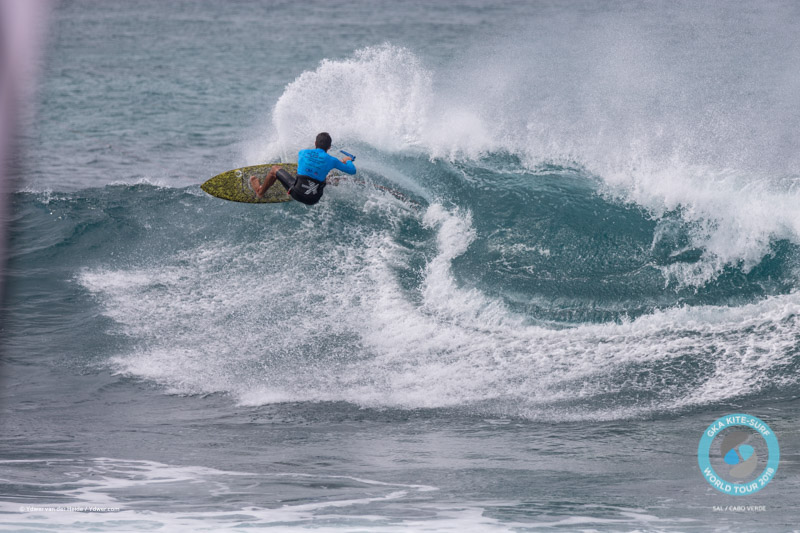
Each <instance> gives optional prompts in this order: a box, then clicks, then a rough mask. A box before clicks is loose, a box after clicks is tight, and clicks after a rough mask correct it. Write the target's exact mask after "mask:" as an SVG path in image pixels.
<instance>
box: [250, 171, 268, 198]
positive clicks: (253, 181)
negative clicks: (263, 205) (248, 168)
mask: <svg viewBox="0 0 800 533" xmlns="http://www.w3.org/2000/svg"><path fill="white" fill-rule="evenodd" d="M250 188H251V189H253V192H254V193H255V195H256V198H264V192H266V191H264V192H261V193H259V192H258V191H259V190H260V189H261V182H260V181H258V176H250Z"/></svg>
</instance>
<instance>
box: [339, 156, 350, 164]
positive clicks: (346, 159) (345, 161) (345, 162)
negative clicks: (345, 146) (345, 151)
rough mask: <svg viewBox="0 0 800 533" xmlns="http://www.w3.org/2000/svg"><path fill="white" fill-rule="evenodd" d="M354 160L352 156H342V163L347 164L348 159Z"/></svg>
mask: <svg viewBox="0 0 800 533" xmlns="http://www.w3.org/2000/svg"><path fill="white" fill-rule="evenodd" d="M352 160H353V158H352V157H343V158H342V163H344V164H347V162H348V161H352Z"/></svg>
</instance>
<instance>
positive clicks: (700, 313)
mask: <svg viewBox="0 0 800 533" xmlns="http://www.w3.org/2000/svg"><path fill="white" fill-rule="evenodd" d="M375 198H376V200H375V201H377V200H379V199H380V195H377V194H376V197H375ZM387 205H388V204H387ZM375 214H376V216H377V215H378V214H381V215H382V216H384V217H386V218H387V219H390V220H391V221H390V220H386V221H384V222H383V223H378V224H376V225H375V226H374V227H373V228H372V229H371V230H370V232H361V233H355V234H353V233H352V232H350V231H348V230H347V228H343V229H342V231H343V233H342V234H343V235H344V234H348V235H351V236H352V239H350V240H348V241H346V242H345V243H336V242H332V241H331V240H320V238H319V237H318V236H317V237H315V235H317V233H318V229H317V228H318V225H319V224H324V223H325V222H324V221H323V220H319V219H318V220H314V221H308V224H309V226H308V227H307V228H306V227H303V225H302V224H299V223H298V225H297V228H298V229H297V231H298V235H297V236H296V237H297V238H296V239H295V244H296V245H295V246H293V247H291V248H288V249H287V248H285V247H281V248H280V249H273V246H272V245H271V244H270V243H269V242H266V243H259V244H258V245H251V244H241V245H230V244H221V243H206V244H204V245H203V246H200V247H198V248H197V249H195V250H189V251H186V252H183V253H180V254H177V255H176V256H175V257H174V258H173V259H172V260H167V262H166V264H162V265H159V266H158V267H155V268H141V269H131V270H87V271H85V272H83V273H82V275H81V276H80V278H79V281H80V283H81V284H82V285H83V286H84V287H86V288H87V289H89V290H90V291H91V292H92V293H94V294H95V295H97V297H98V298H99V300H100V301H101V303H102V305H103V308H104V313H105V314H106V315H107V316H109V317H110V318H112V319H114V320H115V321H116V322H117V323H118V324H119V326H120V328H121V330H122V331H123V332H124V333H127V334H129V335H132V336H134V337H135V338H136V339H137V343H136V346H137V348H136V349H134V350H132V351H131V352H130V353H123V354H120V355H118V356H116V357H114V358H113V360H112V364H113V365H114V366H115V367H116V368H117V369H118V370H119V371H120V372H123V373H126V374H129V375H133V376H138V377H141V378H145V379H149V380H153V381H155V382H157V383H161V384H163V385H165V386H166V387H167V390H169V391H171V392H180V393H206V392H225V393H228V394H230V395H231V396H232V397H233V398H235V399H236V400H237V401H238V402H240V403H242V404H246V405H259V404H264V403H274V402H282V401H347V402H352V403H354V404H356V405H360V406H368V407H399V408H420V407H430V408H435V407H447V406H460V407H464V408H475V409H480V410H484V411H487V410H488V411H490V412H494V413H501V414H502V413H506V414H511V415H514V416H525V417H531V418H555V419H564V418H569V419H586V418H593V419H597V418H610V419H613V418H620V417H629V416H635V415H639V414H643V413H651V412H653V411H659V410H673V409H680V408H685V407H687V406H692V405H705V404H708V403H713V402H719V401H726V400H730V399H733V398H737V397H740V396H741V395H744V394H752V393H756V392H758V391H759V390H761V389H762V388H763V387H768V386H771V385H772V384H774V383H775V379H776V378H778V377H779V376H780V379H781V380H783V382H782V384H783V385H787V384H792V383H794V381H795V380H796V376H781V368H783V367H784V366H785V365H786V364H788V363H789V362H790V361H791V357H792V355H791V354H792V350H793V349H794V348H793V346H794V343H795V338H796V331H797V323H796V322H797V316H798V314H800V294H798V293H792V294H789V295H784V296H775V297H770V298H767V299H764V300H762V301H759V302H755V303H751V304H749V305H744V306H740V307H714V306H697V307H678V308H674V309H667V310H664V311H658V312H656V313H654V314H652V315H648V316H643V317H640V318H638V319H636V320H631V321H627V322H624V323H622V324H615V323H608V324H587V325H580V326H576V327H572V328H560V329H552V328H547V327H542V326H538V325H535V324H531V323H530V321H529V320H528V319H527V318H526V317H523V316H519V315H516V314H514V313H513V312H511V311H510V310H509V309H507V308H506V306H505V305H504V304H503V303H502V301H500V300H498V299H495V298H490V297H488V296H486V295H484V294H482V293H480V292H479V291H477V290H476V289H474V288H470V287H462V286H460V284H459V283H458V282H457V281H456V279H455V278H454V276H453V273H452V270H451V264H452V261H453V260H454V259H455V258H456V257H458V256H459V255H461V254H463V253H465V252H468V249H469V246H470V244H471V242H472V240H473V239H474V236H475V230H474V229H473V227H472V221H471V215H470V213H469V212H466V211H463V210H458V209H451V210H448V209H445V208H444V207H442V206H441V205H438V204H434V205H432V206H431V207H430V208H428V210H427V211H426V212H425V213H424V215H423V219H422V223H423V224H424V225H426V226H427V227H428V228H429V229H430V230H431V231H434V232H435V238H436V247H437V251H436V253H435V254H434V255H433V256H431V258H430V259H429V261H428V263H427V266H426V268H425V269H424V271H423V272H422V273H421V275H422V279H421V281H420V283H419V285H418V286H417V287H416V288H411V289H409V288H403V286H402V284H401V283H400V281H399V280H398V279H397V275H398V274H397V268H398V267H403V266H404V265H407V264H408V261H409V258H410V256H411V250H409V249H407V248H405V247H404V246H402V245H400V244H398V243H397V242H396V241H395V240H394V238H393V231H394V229H393V227H394V222H392V221H393V220H395V218H396V217H404V216H412V215H410V214H409V213H407V212H405V211H403V210H396V211H391V210H388V209H384V210H381V209H378V210H375ZM312 216H319V217H329V216H333V214H332V213H330V212H327V211H325V210H324V209H322V210H319V211H315V212H314V215H312ZM315 225H316V227H315ZM381 226H383V227H384V228H385V229H379V228H380V227H381ZM304 239H307V240H308V245H307V246H302V245H300V244H299V243H302V242H303V241H304ZM298 264H304V265H306V267H305V268H303V269H299V270H298V269H297V268H296V265H298ZM312 272H317V273H319V276H314V275H312V274H311V273H312ZM197 280H203V283H197ZM634 367H635V368H638V370H631V369H632V368H634ZM665 368H666V370H665ZM656 369H658V370H656ZM631 372H632V373H631ZM665 372H666V374H665ZM684 372H685V373H686V374H684ZM619 395H628V396H627V399H625V398H623V399H620V398H617V396H619ZM609 397H613V398H615V399H614V400H613V401H608V398H609Z"/></svg>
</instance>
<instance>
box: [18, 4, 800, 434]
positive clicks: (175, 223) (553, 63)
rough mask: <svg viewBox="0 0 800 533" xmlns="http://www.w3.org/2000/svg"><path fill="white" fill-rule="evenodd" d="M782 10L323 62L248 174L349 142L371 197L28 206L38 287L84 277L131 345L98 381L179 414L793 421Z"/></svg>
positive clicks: (539, 32)
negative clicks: (744, 406)
mask: <svg viewBox="0 0 800 533" xmlns="http://www.w3.org/2000/svg"><path fill="white" fill-rule="evenodd" d="M773 7H774V9H772V10H770V12H769V13H766V12H754V13H750V15H749V17H745V18H742V17H738V16H737V13H738V12H737V10H735V9H733V8H732V7H726V6H722V7H719V6H708V7H697V6H695V7H693V8H692V10H691V11H693V13H692V16H690V15H689V14H688V11H690V10H687V9H685V6H684V8H680V9H679V8H676V9H674V10H672V8H668V7H664V8H659V9H655V8H651V9H650V11H646V12H645V11H642V12H640V11H639V10H640V9H643V8H638V7H635V6H629V7H621V8H619V9H618V10H617V11H615V10H611V11H609V12H608V13H607V15H604V14H603V13H594V14H592V16H590V17H585V18H584V17H577V16H575V17H572V16H567V15H565V14H563V12H557V11H554V12H553V13H552V14H547V13H545V15H542V16H541V17H540V18H539V19H537V21H538V22H537V23H535V24H532V25H528V26H525V27H519V28H516V30H515V31H514V32H511V33H512V35H513V39H511V38H505V37H502V36H498V37H494V38H492V39H490V40H488V41H485V40H484V41H482V42H481V43H479V45H478V44H476V45H475V47H469V46H467V47H465V48H463V49H462V50H460V51H458V52H456V53H454V54H453V55H454V57H451V58H449V59H448V60H447V61H431V60H429V59H426V57H427V56H425V55H424V54H420V53H417V52H415V51H414V50H413V49H411V48H409V47H402V46H398V45H394V44H384V45H380V46H373V47H366V48H363V49H360V50H358V51H356V52H355V53H353V54H351V55H349V56H347V57H344V58H339V59H329V60H324V61H322V62H321V63H320V64H319V65H318V66H317V67H316V68H311V69H309V70H307V71H305V72H303V73H302V74H300V76H299V77H297V79H296V80H295V81H293V82H292V83H289V84H288V85H287V86H286V87H285V88H284V90H283V92H282V94H281V95H280V97H279V98H277V100H276V101H275V105H274V108H273V109H272V110H271V112H270V113H269V114H268V115H266V116H263V117H261V118H260V120H259V122H260V123H265V124H267V126H265V127H264V128H263V131H262V132H261V133H259V134H253V133H243V134H242V138H241V146H242V152H243V160H244V161H242V162H243V163H248V164H250V163H260V162H263V161H270V160H276V159H283V160H291V159H292V158H294V157H295V154H296V151H297V150H298V149H301V148H305V147H306V146H307V145H308V143H309V140H310V139H312V138H313V135H314V134H315V133H316V132H318V131H322V130H327V131H330V132H331V133H332V134H333V135H334V142H335V148H336V147H342V148H345V149H347V150H350V151H352V152H355V153H357V154H358V156H359V158H358V162H359V163H360V165H359V175H360V177H362V178H364V179H365V180H366V181H367V183H368V185H367V186H362V185H358V184H355V183H345V184H343V185H340V186H338V187H329V188H328V189H327V190H326V197H325V200H324V201H323V202H322V203H321V204H319V205H318V206H317V207H315V208H313V209H307V208H305V207H304V206H301V205H299V204H296V203H292V204H289V205H282V206H267V207H263V206H240V205H235V204H229V203H225V202H221V201H219V200H216V199H213V198H208V197H206V196H204V195H203V194H202V193H200V192H199V190H198V188H197V187H196V186H191V187H188V188H163V187H156V186H154V185H151V184H148V183H146V182H144V183H138V184H135V185H130V184H127V185H125V184H120V185H113V186H106V187H102V188H92V189H83V190H81V191H78V192H75V193H58V192H56V193H42V192H35V191H29V192H20V193H18V194H17V195H16V197H15V201H16V203H17V208H18V213H19V221H18V228H21V229H20V231H22V230H25V231H26V233H25V234H24V235H25V236H26V237H25V242H23V237H22V235H23V234H22V233H19V235H18V236H17V237H15V238H16V241H15V243H16V245H15V246H16V252H15V256H14V258H13V261H14V263H13V264H14V265H15V268H18V269H19V270H18V272H24V271H26V269H36V268H41V267H42V265H43V264H44V263H45V262H49V263H50V264H52V263H53V262H58V263H59V264H60V265H66V267H65V268H66V269H67V271H68V272H69V274H68V275H66V274H65V278H66V279H67V281H68V286H69V287H70V289H69V290H70V291H74V295H73V297H74V298H78V299H81V298H83V299H84V300H85V305H86V306H90V307H91V308H93V309H99V310H100V313H101V314H102V316H103V318H104V319H105V320H106V321H107V323H106V324H105V328H106V329H105V331H106V333H108V334H111V336H110V337H109V338H112V339H115V340H114V342H111V345H112V348H111V349H110V350H108V345H109V341H108V338H106V339H105V340H103V341H101V340H96V341H93V342H96V343H97V346H98V348H97V349H96V350H95V351H96V352H103V353H104V354H105V355H103V356H101V357H98V358H94V359H91V364H100V365H104V366H110V367H112V368H113V369H115V371H117V372H119V373H122V374H124V375H129V376H133V377H136V378H140V379H143V380H149V381H152V382H154V383H157V384H159V385H161V386H163V387H165V389H166V390H168V391H169V392H173V393H180V394H205V393H217V392H219V393H225V394H228V395H230V396H231V397H232V398H233V399H235V401H237V402H239V403H241V404H246V405H259V404H265V403H271V402H316V401H345V402H351V403H353V404H356V405H359V406H365V407H378V408H397V409H416V408H451V409H463V410H467V411H470V412H480V413H496V414H504V415H511V416H520V417H527V418H533V419H555V418H558V419H560V420H563V419H565V418H566V419H576V420H583V419H588V418H593V419H597V418H603V419H615V418H627V417H639V416H653V415H655V414H658V413H674V412H680V411H683V410H687V409H695V408H698V407H704V406H708V405H713V404H718V403H721V402H730V401H738V400H740V399H742V398H748V399H750V401H753V402H756V401H758V400H760V399H766V398H774V397H783V396H792V395H796V394H797V386H798V383H797V375H798V373H797V370H798V361H800V358H798V345H797V340H796V339H797V338H798V310H800V293H798V292H797V290H796V289H797V285H798V245H800V214H799V213H800V211H798V210H797V205H798V203H799V202H800V186H799V184H800V179H799V178H800V172H799V169H800V159H798V157H800V156H798V152H797V151H796V149H795V147H796V146H797V144H798V143H797V141H798V140H800V139H798V137H797V135H798V133H797V128H796V127H795V126H796V124H797V121H798V118H800V116H798V113H800V111H798V110H799V109H800V107H799V106H797V105H796V103H797V102H796V94H799V93H798V91H797V89H798V83H799V82H800V78H798V76H797V72H800V70H797V69H796V68H795V69H792V68H790V67H791V66H793V65H794V66H796V65H797V64H798V59H800V53H799V52H800V51H799V50H798V45H797V43H796V39H794V37H793V34H792V35H789V34H788V33H787V34H785V35H783V34H781V33H780V31H771V32H769V33H768V34H767V33H765V32H764V31H757V30H759V29H763V28H766V27H772V26H769V25H770V24H771V22H773V18H775V17H781V16H792V15H793V13H794V11H795V10H796V7H795V6H792V5H791V4H787V5H782V4H780V5H777V4H776V5H775V6H773ZM587 9H591V8H589V7H587ZM697 10H707V11H708V13H699V14H698V13H696V11H697ZM712 10H713V11H714V12H713V13H711V11H712ZM698 15H704V16H698ZM634 20H636V21H637V23H636V24H633V23H632V21H634ZM699 20H703V21H714V22H713V23H712V22H703V23H701V22H698V21H699ZM590 22H591V23H590ZM775 27H776V28H784V27H785V28H786V32H789V31H790V25H775ZM709 36H713V37H714V38H713V39H711V38H709ZM776 50H779V51H780V59H776V55H775V54H776ZM371 185H378V186H381V187H389V188H391V189H394V190H396V191H399V192H401V193H402V194H403V195H404V196H405V197H406V198H408V199H409V201H402V200H398V199H397V198H396V197H394V196H392V195H390V194H387V193H386V192H384V191H382V190H381V189H380V188H377V187H372V186H371ZM53 217H59V218H58V220H60V221H61V223H60V224H59V225H56V226H53V225H52V224H48V222H49V221H52V220H53V219H54V218H53ZM19 275H20V276H23V277H24V275H23V274H19ZM65 290H66V289H65ZM81 301H83V300H81ZM101 345H102V346H103V347H104V348H99V346H101ZM90 351H91V350H90ZM109 351H110V352H111V355H108V352H109Z"/></svg>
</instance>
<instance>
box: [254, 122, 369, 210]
mask: <svg viewBox="0 0 800 533" xmlns="http://www.w3.org/2000/svg"><path fill="white" fill-rule="evenodd" d="M331 143H332V140H331V136H330V135H329V134H328V133H327V132H324V131H323V132H322V133H320V134H319V135H317V138H316V140H315V142H314V149H313V150H300V152H298V154H297V155H298V157H297V176H292V175H291V174H289V173H288V172H287V171H286V170H284V169H283V168H281V167H280V166H278V165H275V166H273V167H272V168H271V169H269V173H268V174H267V179H266V180H264V183H263V184H259V181H258V177H257V176H250V187H251V188H252V189H253V192H255V193H256V196H257V197H258V198H263V197H264V194H265V193H266V192H267V189H269V188H270V187H272V186H273V185H274V184H275V181H276V180H280V182H281V183H282V184H283V186H284V187H286V190H287V191H288V192H289V194H290V195H291V196H292V198H294V199H295V200H297V201H298V202H302V203H304V204H306V205H314V204H316V203H317V202H319V200H320V198H322V191H323V189H324V188H325V178H326V177H327V176H328V173H329V172H330V171H331V170H333V169H337V170H341V171H342V172H344V173H346V174H355V173H356V166H355V165H354V164H353V159H352V158H351V157H344V158H342V159H341V160H339V159H337V158H335V157H333V156H332V155H329V154H328V150H330V148H331Z"/></svg>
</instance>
